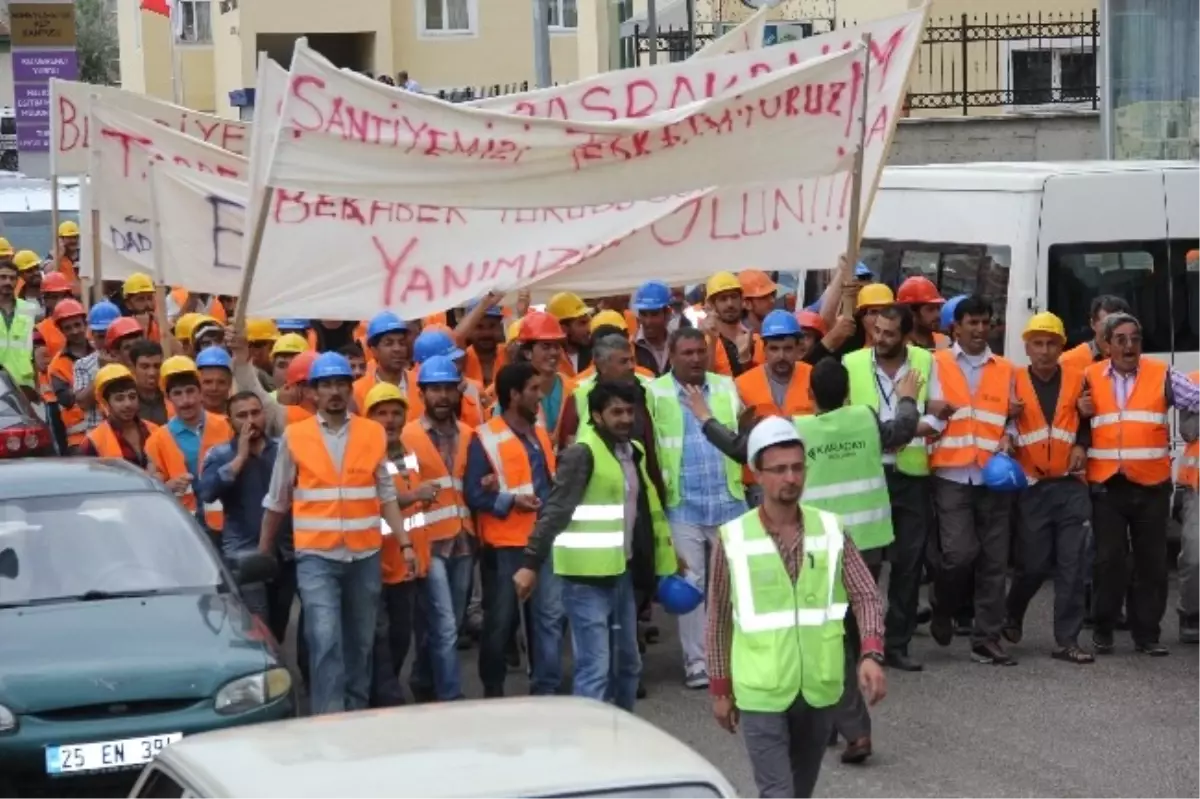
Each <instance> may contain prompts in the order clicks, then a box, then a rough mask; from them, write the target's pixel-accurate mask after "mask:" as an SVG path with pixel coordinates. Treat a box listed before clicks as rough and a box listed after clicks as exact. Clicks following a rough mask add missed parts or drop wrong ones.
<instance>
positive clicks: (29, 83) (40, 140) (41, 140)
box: [12, 47, 79, 153]
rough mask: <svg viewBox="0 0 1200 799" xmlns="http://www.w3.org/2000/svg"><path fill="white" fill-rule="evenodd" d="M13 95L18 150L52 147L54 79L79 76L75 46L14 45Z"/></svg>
mask: <svg viewBox="0 0 1200 799" xmlns="http://www.w3.org/2000/svg"><path fill="white" fill-rule="evenodd" d="M12 70H13V94H14V98H15V99H14V102H15V103H16V117H17V120H16V122H17V150H18V151H20V152H25V153H35V152H49V150H50V79H51V78H62V79H64V80H75V79H77V78H78V77H79V56H78V54H77V53H76V52H75V50H74V49H65V48H25V47H13V49H12Z"/></svg>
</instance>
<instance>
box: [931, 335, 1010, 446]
mask: <svg viewBox="0 0 1200 799" xmlns="http://www.w3.org/2000/svg"><path fill="white" fill-rule="evenodd" d="M933 359H934V362H935V363H936V364H937V373H938V380H940V381H941V385H942V399H944V400H945V401H946V402H947V403H949V404H950V405H953V406H954V407H955V408H957V410H956V411H955V412H954V415H953V416H951V417H950V421H949V423H947V425H946V429H945V430H944V431H943V432H942V435H941V436H939V437H938V438H936V439H934V441H933V443H932V444H931V445H930V449H929V452H930V458H929V465H930V466H931V467H933V468H934V469H947V468H956V467H966V466H971V465H973V464H975V465H978V466H981V467H982V466H983V465H984V464H986V463H987V462H988V458H990V457H991V456H992V453H994V452H995V451H996V450H997V449H999V448H1000V439H1001V438H1003V437H1004V426H1005V424H1006V422H1007V421H1008V418H1007V417H1008V398H1009V395H1010V393H1011V392H1012V382H1013V365H1012V362H1011V361H1009V360H1007V359H1005V358H1002V357H1000V356H999V355H991V356H990V357H989V359H988V361H987V363H985V364H984V366H983V374H982V375H981V376H980V378H979V386H978V388H977V389H976V391H975V394H974V396H972V395H971V390H970V388H969V387H968V385H967V376H966V375H964V374H963V371H962V369H961V368H959V365H958V361H957V359H955V357H954V351H953V350H941V351H939V352H935V353H934V354H933Z"/></svg>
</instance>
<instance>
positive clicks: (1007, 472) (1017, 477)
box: [983, 452, 1029, 492]
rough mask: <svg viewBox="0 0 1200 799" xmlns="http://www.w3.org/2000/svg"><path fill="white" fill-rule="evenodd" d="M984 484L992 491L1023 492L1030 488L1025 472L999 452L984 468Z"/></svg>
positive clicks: (989, 459)
mask: <svg viewBox="0 0 1200 799" xmlns="http://www.w3.org/2000/svg"><path fill="white" fill-rule="evenodd" d="M983 484H984V485H986V486H987V487H988V488H990V489H991V490H992V491H1004V492H1014V491H1022V490H1024V489H1025V488H1026V487H1028V486H1029V481H1028V480H1026V479H1025V472H1024V470H1022V469H1021V465H1020V464H1019V463H1017V462H1016V461H1015V460H1013V459H1012V458H1010V457H1009V456H1008V455H1005V454H1004V453H1003V452H997V453H996V454H995V455H993V456H992V457H990V458H988V462H987V464H985V465H984V467H983Z"/></svg>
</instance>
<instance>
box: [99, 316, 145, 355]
mask: <svg viewBox="0 0 1200 799" xmlns="http://www.w3.org/2000/svg"><path fill="white" fill-rule="evenodd" d="M141 334H142V326H141V325H140V324H138V320H136V319H133V318H130V317H128V316H122V317H120V318H119V319H115V320H113V323H112V324H111V325H109V326H108V330H106V331H104V346H105V347H108V348H109V349H110V350H111V349H112V348H113V345H115V344H116V343H117V342H118V341H120V340H121V339H123V338H125V337H126V336H135V335H141Z"/></svg>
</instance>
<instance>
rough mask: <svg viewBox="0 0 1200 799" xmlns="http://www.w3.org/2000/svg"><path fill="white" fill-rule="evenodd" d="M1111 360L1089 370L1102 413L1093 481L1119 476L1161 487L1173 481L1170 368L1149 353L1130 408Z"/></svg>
mask: <svg viewBox="0 0 1200 799" xmlns="http://www.w3.org/2000/svg"><path fill="white" fill-rule="evenodd" d="M1109 369H1110V362H1109V361H1102V362H1100V363H1096V364H1092V365H1091V366H1089V367H1088V368H1087V371H1086V372H1085V376H1086V379H1087V382H1088V386H1089V387H1090V388H1091V393H1092V402H1093V404H1094V405H1095V410H1096V413H1095V415H1094V416H1093V417H1092V418H1091V427H1092V441H1091V446H1090V448H1089V449H1088V453H1087V455H1088V464H1087V479H1088V482H1090V483H1104V482H1107V481H1108V480H1109V479H1111V478H1112V477H1113V476H1115V475H1117V474H1122V475H1124V476H1125V477H1126V479H1128V480H1129V481H1130V482H1133V483H1137V484H1139V485H1147V486H1151V485H1159V484H1162V483H1165V482H1168V481H1169V480H1170V479H1171V457H1170V456H1171V436H1170V428H1169V427H1168V423H1169V417H1168V406H1167V397H1166V390H1167V383H1168V380H1169V379H1170V378H1169V374H1168V367H1167V365H1166V364H1165V363H1162V362H1161V361H1156V360H1154V359H1152V358H1146V357H1143V358H1142V360H1141V362H1140V363H1139V365H1138V370H1137V375H1136V376H1135V377H1134V379H1133V385H1132V387H1130V389H1129V392H1128V397H1126V399H1125V407H1123V408H1122V407H1121V406H1120V405H1119V404H1118V402H1117V386H1116V382H1115V380H1114V379H1113V377H1112V376H1111V375H1110V374H1109Z"/></svg>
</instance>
